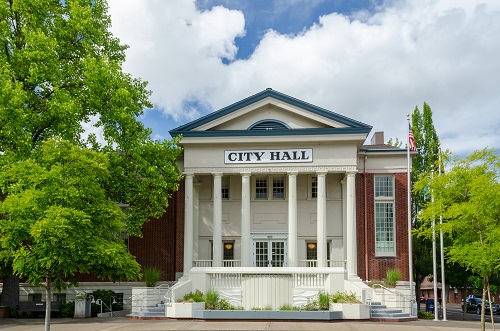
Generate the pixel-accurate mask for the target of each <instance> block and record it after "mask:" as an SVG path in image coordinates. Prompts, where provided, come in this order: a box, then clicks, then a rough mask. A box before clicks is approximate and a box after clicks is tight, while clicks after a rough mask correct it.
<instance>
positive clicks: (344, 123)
mask: <svg viewBox="0 0 500 331" xmlns="http://www.w3.org/2000/svg"><path fill="white" fill-rule="evenodd" d="M370 130H371V126H369V125H367V124H364V123H361V122H358V121H356V120H353V119H350V118H348V117H345V116H342V115H339V114H337V113H335V112H332V111H329V110H326V109H323V108H320V107H317V106H314V105H312V104H309V103H307V102H304V101H301V100H299V99H296V98H293V97H290V96H288V95H285V94H283V93H280V92H277V91H274V90H272V89H266V90H264V91H262V92H260V93H257V94H255V95H253V96H251V97H248V98H246V99H244V100H241V101H239V102H236V103H234V104H232V105H230V106H228V107H225V108H222V109H220V110H218V111H215V112H213V113H211V114H208V115H206V116H204V117H202V118H200V119H198V120H195V121H193V122H190V123H188V124H186V125H183V126H180V127H178V128H176V129H173V130H171V131H170V134H171V135H172V136H173V137H175V136H177V135H179V134H182V135H183V137H190V136H191V137H202V136H211V137H214V136H225V137H228V136H232V135H234V136H265V135H271V136H276V135H286V136H288V135H297V134H298V135H316V134H322V135H324V134H341V133H345V134H349V133H351V134H352V133H356V134H363V133H364V134H366V135H367V134H368V133H369V131H370Z"/></svg>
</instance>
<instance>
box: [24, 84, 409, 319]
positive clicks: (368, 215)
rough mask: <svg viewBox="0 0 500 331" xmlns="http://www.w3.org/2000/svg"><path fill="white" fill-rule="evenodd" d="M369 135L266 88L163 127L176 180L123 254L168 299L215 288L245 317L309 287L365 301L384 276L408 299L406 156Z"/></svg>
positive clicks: (296, 297)
mask: <svg viewBox="0 0 500 331" xmlns="http://www.w3.org/2000/svg"><path fill="white" fill-rule="evenodd" d="M402 125H404V123H403V124H402ZM371 129H372V127H371V126H369V125H367V124H364V123H361V122H359V121H356V120H353V119H350V118H348V117H346V116H342V115H340V114H337V113H334V112H331V111H328V110H326V109H323V108H320V107H317V106H314V105H312V104H309V103H307V102H304V101H301V100H298V99H296V98H293V97H291V96H288V95H285V94H282V93H279V92H277V91H275V90H272V89H266V90H264V91H262V92H260V93H257V94H255V95H253V96H250V97H248V98H246V99H243V100H241V101H239V102H236V103H234V104H232V105H230V106H228V107H225V108H223V109H221V110H218V111H216V112H213V113H211V114H209V115H206V116H204V117H201V118H200V119H197V120H195V121H193V122H190V123H187V124H185V125H183V126H180V127H178V128H176V129H173V130H171V131H170V134H171V135H172V136H173V137H176V136H179V135H182V140H181V142H180V144H181V145H182V147H183V153H182V154H181V156H180V159H179V165H180V168H181V169H182V171H183V173H184V181H183V183H181V189H180V190H179V191H178V192H177V193H176V194H175V196H174V198H173V199H172V201H171V203H170V206H169V208H168V210H167V213H166V214H165V215H164V217H162V218H160V219H157V220H153V221H151V222H149V223H148V224H146V225H145V226H144V229H143V234H144V237H143V238H130V241H129V249H130V252H131V253H132V254H134V255H135V256H136V257H137V259H138V262H139V263H140V264H141V265H142V266H143V267H147V266H155V267H157V268H159V269H161V270H162V275H163V278H164V281H174V280H179V281H178V282H177V284H176V285H175V286H174V290H173V291H172V293H171V295H172V296H173V297H172V300H175V299H176V298H179V297H182V296H183V295H184V294H185V293H187V292H190V291H194V290H195V289H200V290H202V291H206V290H208V289H210V288H216V289H218V290H219V291H221V292H222V293H223V295H224V296H225V297H227V298H230V299H231V300H232V301H233V302H234V303H235V305H239V306H244V307H246V308H247V309H249V308H248V307H257V306H259V305H262V306H264V305H268V304H269V305H272V306H273V307H278V306H279V305H280V304H282V303H284V302H285V301H288V302H287V303H289V304H293V305H300V304H302V303H304V302H306V300H307V299H308V298H310V297H312V296H313V295H315V294H317V293H318V291H329V292H331V293H334V292H335V291H344V290H345V291H353V292H356V293H357V294H358V296H359V297H360V299H362V301H366V300H369V299H372V298H373V294H372V293H371V290H370V288H369V287H368V286H367V285H366V281H381V280H383V279H384V278H385V277H386V272H387V270H388V269H398V270H399V271H400V272H401V274H402V280H404V281H406V283H403V285H405V286H403V287H405V291H406V292H407V293H409V289H408V282H407V280H408V278H409V273H408V262H409V261H408V230H407V229H408V223H407V220H408V215H407V189H408V187H407V152H406V149H401V148H397V147H393V146H389V145H386V144H384V137H383V133H382V132H376V133H375V134H374V135H373V138H372V139H371V144H364V143H365V141H366V140H367V138H368V135H369V134H370V131H371ZM181 276H182V277H181ZM89 280H90V279H89ZM82 285H83V286H84V287H83V288H86V287H89V288H91V287H92V283H82ZM133 285H137V284H130V286H128V285H127V286H128V287H129V288H130V287H132V286H133ZM102 286H105V284H104V285H102ZM112 286H113V285H111V284H108V285H107V288H112ZM120 286H121V287H123V286H124V285H123V284H121V285H120ZM270 288H278V289H279V291H278V290H277V291H278V292H279V293H278V292H276V293H273V294H269V293H267V292H269V289H270ZM250 291H251V293H250ZM271 292H273V291H271ZM26 293H28V292H26ZM128 295H129V293H126V294H125V295H124V296H125V297H126V296H128Z"/></svg>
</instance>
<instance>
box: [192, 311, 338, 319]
mask: <svg viewBox="0 0 500 331" xmlns="http://www.w3.org/2000/svg"><path fill="white" fill-rule="evenodd" d="M193 318H199V319H206V320H209V319H216V320H222V319H224V320H232V319H233V320H309V321H331V320H340V319H342V313H341V312H338V311H330V310H320V311H303V310H300V311H295V310H195V311H193Z"/></svg>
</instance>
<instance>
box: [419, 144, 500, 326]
mask: <svg viewBox="0 0 500 331" xmlns="http://www.w3.org/2000/svg"><path fill="white" fill-rule="evenodd" d="M499 179H500V156H498V155H496V154H495V152H494V151H493V150H489V149H484V150H481V151H476V152H473V153H472V154H471V155H469V156H468V157H466V158H463V159H462V158H458V157H455V158H452V159H451V168H450V170H449V171H447V172H446V173H445V174H442V175H440V176H434V177H431V176H429V175H428V174H427V175H424V176H422V177H421V178H420V180H419V181H418V182H417V183H416V184H415V187H416V188H417V189H420V190H423V189H424V188H428V189H429V190H430V191H431V192H432V194H433V196H434V202H432V201H431V202H427V203H426V205H425V208H424V209H423V210H422V212H421V213H420V215H419V216H420V219H421V220H422V221H423V222H424V223H423V226H422V227H421V228H420V234H421V235H422V236H425V237H429V236H430V235H431V232H432V229H431V228H430V226H429V224H430V222H432V220H433V219H434V218H435V215H442V217H443V225H442V230H443V232H444V233H445V234H446V235H447V236H448V237H449V238H450V239H451V241H452V244H451V246H449V247H446V248H445V251H446V255H447V258H448V260H449V261H450V262H452V263H458V264H460V265H462V266H463V267H465V268H466V269H467V270H470V271H471V272H472V273H474V274H476V275H478V276H480V277H481V278H482V279H483V300H485V299H486V293H490V287H489V283H490V279H491V278H492V276H494V275H496V274H498V272H499V271H500V244H499V242H498V238H500V212H499V211H500V199H499V198H498V197H499V196H500V182H499ZM484 327H485V325H484V305H483V306H482V311H481V328H482V330H484Z"/></svg>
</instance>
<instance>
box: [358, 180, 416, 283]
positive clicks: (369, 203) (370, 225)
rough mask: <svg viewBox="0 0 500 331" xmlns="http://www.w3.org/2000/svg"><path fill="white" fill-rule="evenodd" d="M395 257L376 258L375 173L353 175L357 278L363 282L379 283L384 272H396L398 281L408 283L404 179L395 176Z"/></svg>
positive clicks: (405, 187)
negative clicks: (376, 281) (399, 274)
mask: <svg viewBox="0 0 500 331" xmlns="http://www.w3.org/2000/svg"><path fill="white" fill-rule="evenodd" d="M394 177H395V201H394V206H395V207H394V209H395V219H396V256H395V257H376V256H375V192H374V186H375V185H374V174H372V173H366V174H363V173H359V174H357V175H356V237H357V238H356V240H357V250H358V252H357V253H358V276H359V277H361V279H363V280H382V279H384V278H385V277H386V272H387V269H391V268H394V269H398V270H399V271H400V272H401V279H402V280H408V278H409V273H408V216H407V215H408V213H407V205H408V204H407V182H406V181H407V176H406V173H399V174H395V175H394Z"/></svg>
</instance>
